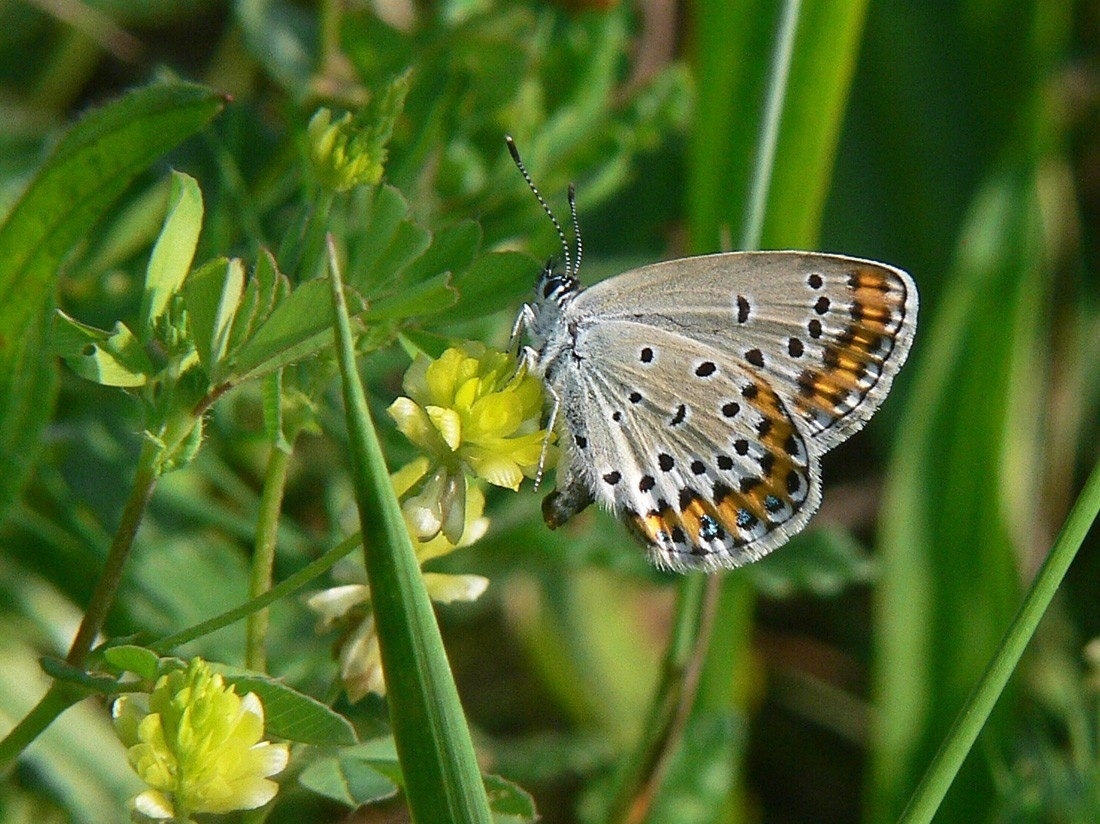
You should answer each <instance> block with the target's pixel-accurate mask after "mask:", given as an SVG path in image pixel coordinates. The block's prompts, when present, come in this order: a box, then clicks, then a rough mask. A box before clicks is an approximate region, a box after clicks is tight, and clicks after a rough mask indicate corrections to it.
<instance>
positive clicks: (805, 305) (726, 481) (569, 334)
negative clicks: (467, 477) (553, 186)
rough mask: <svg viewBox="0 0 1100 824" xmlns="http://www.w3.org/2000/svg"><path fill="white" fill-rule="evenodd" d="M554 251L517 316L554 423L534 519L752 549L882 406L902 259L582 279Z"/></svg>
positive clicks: (744, 552)
mask: <svg viewBox="0 0 1100 824" xmlns="http://www.w3.org/2000/svg"><path fill="white" fill-rule="evenodd" d="M508 146H509V150H510V151H511V153H512V158H513V160H514V161H515V162H516V165H517V166H518V167H519V169H520V171H521V172H522V173H523V176H524V179H525V180H526V181H527V183H528V186H529V187H530V188H531V190H532V191H533V192H534V194H535V196H536V197H537V198H538V200H539V202H540V203H541V204H542V206H543V208H544V209H545V211H546V212H547V214H548V215H550V218H551V220H552V221H553V222H554V226H555V227H556V228H557V230H558V234H559V237H561V239H562V245H563V249H564V251H565V267H564V271H557V270H556V268H555V267H554V266H553V265H552V264H550V263H548V264H547V266H546V268H545V269H544V270H543V272H542V274H541V276H540V277H539V280H538V283H537V285H536V290H535V300H534V301H533V302H531V303H529V304H526V305H525V306H524V307H523V309H522V310H521V312H520V315H519V317H518V318H517V321H516V327H515V334H516V335H519V334H521V333H524V332H525V333H526V336H527V340H528V345H527V346H526V347H525V348H524V350H523V357H524V359H525V361H526V364H527V368H528V369H529V370H530V371H531V372H532V373H533V374H535V375H537V376H538V377H540V378H541V379H542V380H543V382H544V385H545V387H546V389H547V393H548V395H549V396H550V399H551V401H552V409H551V412H550V424H549V428H554V427H555V425H556V426H557V428H558V431H559V433H560V438H559V443H560V445H561V455H560V457H559V461H558V469H557V484H556V489H555V490H554V491H553V492H552V493H550V494H549V495H548V496H547V497H546V498H545V500H544V502H543V516H544V519H545V520H546V522H547V524H548V525H549V526H550V527H551V528H555V527H557V526H560V525H561V524H563V523H565V521H567V520H568V519H569V518H570V517H572V516H573V515H575V514H576V513H578V512H580V511H581V510H583V509H584V508H585V507H587V506H588V505H589V504H591V503H593V502H596V503H599V504H600V505H601V506H603V507H604V508H605V509H607V510H609V511H611V512H613V513H615V514H616V515H617V516H618V517H619V518H620V519H621V520H623V521H624V522H625V523H626V525H627V526H628V528H629V529H630V530H631V531H632V532H633V533H634V534H635V535H636V536H637V537H638V538H639V539H640V540H641V541H642V543H643V544H645V546H646V547H647V549H648V552H649V556H650V559H651V560H652V561H653V562H654V563H655V564H656V565H657V566H659V567H662V568H666V569H670V570H675V571H679V572H686V571H689V570H704V571H707V572H713V571H715V570H718V569H721V568H727V567H737V566H741V565H743V564H746V563H749V562H752V561H756V560H759V559H760V558H762V557H763V556H765V555H767V554H768V553H769V552H772V551H773V550H775V549H777V548H778V547H780V546H782V545H783V544H785V543H786V542H787V540H788V539H790V537H791V536H792V535H794V534H795V533H797V532H799V531H800V530H801V529H802V528H803V527H805V526H806V523H807V522H808V521H809V519H810V516H811V515H813V513H814V511H815V510H816V509H817V508H818V506H819V504H820V503H821V468H820V461H821V456H822V455H823V454H824V453H825V452H827V451H828V450H829V449H832V448H833V447H834V446H836V445H837V444H839V443H841V442H842V441H845V440H847V439H848V438H849V437H850V436H851V435H852V434H853V433H855V432H857V431H858V430H859V429H861V428H862V427H863V426H864V424H866V423H867V421H868V420H869V419H870V417H871V416H872V415H873V414H874V412H875V410H876V409H878V407H879V406H880V405H881V404H882V402H883V400H884V399H885V398H886V395H887V393H888V392H889V391H890V385H891V383H892V381H893V378H894V375H896V374H897V372H898V370H899V369H900V368H901V366H902V364H903V363H904V362H905V359H906V357H907V355H908V353H909V349H910V346H911V344H912V342H913V335H914V332H915V330H916V321H917V305H918V297H917V289H916V285H915V284H914V282H913V279H912V278H911V277H910V276H909V275H908V274H907V273H906V272H904V271H902V270H901V269H898V268H896V267H893V266H889V265H887V264H884V263H877V262H875V261H870V260H862V259H860V258H854V257H847V256H844V255H834V254H824V253H820V252H797V251H776V252H730V253H725V254H715V255H703V256H699V257H689V258H682V259H679V260H671V261H667V262H664V263H656V264H652V265H649V266H643V267H641V268H638V269H633V270H631V271H628V272H625V273H623V274H620V275H616V276H614V277H611V278H609V279H607V280H604V281H602V282H600V283H597V284H596V285H594V286H591V287H589V288H584V287H582V286H581V285H580V283H579V281H578V280H577V277H576V275H577V269H578V268H579V266H580V258H581V243H580V233H579V229H578V223H577V216H576V201H575V194H574V191H573V188H572V187H570V190H569V203H570V210H571V213H572V218H573V228H574V234H575V236H576V238H577V241H576V263H575V264H573V263H572V262H571V260H570V255H569V248H568V244H567V243H566V241H565V235H564V232H562V230H561V227H560V225H559V224H558V222H557V220H556V219H555V218H554V215H553V214H552V212H551V210H550V208H549V206H548V205H547V204H546V202H545V201H544V200H543V198H542V196H541V195H540V194H539V192H538V190H537V189H536V188H535V185H534V183H533V182H532V181H531V178H530V176H529V175H528V173H527V170H526V169H525V168H524V166H523V163H522V161H521V159H520V157H519V153H518V151H517V150H516V148H515V144H514V143H513V142H512V140H511V138H508Z"/></svg>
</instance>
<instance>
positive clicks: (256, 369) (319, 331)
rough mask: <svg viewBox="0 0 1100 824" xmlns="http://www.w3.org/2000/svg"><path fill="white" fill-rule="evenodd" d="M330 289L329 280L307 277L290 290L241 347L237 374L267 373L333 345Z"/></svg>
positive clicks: (238, 375)
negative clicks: (288, 294) (309, 278)
mask: <svg viewBox="0 0 1100 824" xmlns="http://www.w3.org/2000/svg"><path fill="white" fill-rule="evenodd" d="M330 292H331V288H330V287H329V283H328V280H327V279H318V280H308V281H306V282H305V283H303V284H301V285H300V286H298V287H297V288H296V289H295V290H294V291H293V292H291V293H290V296H289V297H287V299H286V300H284V301H283V302H282V303H280V304H279V305H278V306H277V307H276V308H275V311H274V312H272V313H271V315H270V317H268V319H267V320H266V321H264V323H263V324H261V325H260V327H259V329H257V330H256V333H255V334H254V335H253V336H252V338H251V339H250V340H249V341H248V342H247V343H246V344H244V346H242V347H241V351H240V352H239V353H238V354H237V356H236V358H235V363H234V365H233V373H234V375H236V376H237V378H238V379H239V380H244V379H246V378H255V377H259V376H260V375H266V374H267V373H269V372H272V371H274V370H276V369H280V368H281V367H283V366H286V365H287V364H291V363H294V362H295V361H300V360H302V359H304V358H306V357H309V356H310V355H312V354H314V353H315V352H318V351H319V350H321V349H322V348H323V347H325V346H331V345H332V297H331V295H330ZM360 310H361V307H360Z"/></svg>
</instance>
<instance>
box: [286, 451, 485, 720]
mask: <svg viewBox="0 0 1100 824" xmlns="http://www.w3.org/2000/svg"><path fill="white" fill-rule="evenodd" d="M427 468H428V459H427V458H418V459H417V460H415V461H413V462H412V463H411V464H409V465H408V466H406V467H404V468H402V469H400V470H398V471H397V472H395V473H394V475H393V485H394V489H395V491H396V492H397V495H398V497H401V496H402V495H404V494H405V493H407V492H408V490H409V489H410V487H411V486H412V485H413V484H414V483H415V482H416V481H417V479H419V478H420V477H422V476H423V475H424V474H425V471H426V470H427ZM484 511H485V494H484V493H483V492H482V491H481V490H480V489H479V488H478V487H477V486H471V487H470V489H469V494H468V495H466V497H465V514H464V524H463V530H462V540H461V541H460V542H458V543H457V544H452V543H451V542H450V541H448V540H447V538H446V536H444V535H443V534H442V533H439V534H437V535H436V536H435V537H434V538H431V539H429V540H426V541H420V540H416V539H415V532H414V531H413V526H412V525H411V524H410V525H409V530H410V532H413V534H414V540H413V546H414V548H415V549H416V559H417V561H419V562H420V564H421V565H423V564H424V563H426V562H427V561H429V560H431V559H432V558H437V557H439V556H440V555H446V554H447V553H448V552H453V551H454V550H455V549H458V548H459V547H463V546H469V545H470V544H472V543H474V541H477V540H478V539H479V538H481V536H482V535H484V534H485V532H486V530H487V529H488V528H489V519H488V518H486V517H484V514H483V513H484ZM407 519H408V515H407V514H406V520H407ZM421 574H422V575H423V577H424V586H425V588H426V589H427V590H428V597H429V598H431V599H432V601H434V602H436V603H437V604H450V603H453V602H455V601H474V600H477V599H478V598H479V597H480V596H481V594H482V593H483V592H485V590H486V588H487V587H488V586H489V579H488V578H484V577H482V576H481V575H450V574H443V573H439V572H423V573H421ZM349 577H353V578H356V579H358V580H359V581H365V580H366V571H365V570H364V569H363V568H362V566H361V565H358V566H356V567H355V568H354V572H352V573H351V576H349ZM369 603H370V587H368V586H367V584H366V583H351V584H346V585H343V586H337V587H332V588H330V589H326V590H324V591H322V592H318V593H317V594H316V595H312V596H310V597H309V598H308V599H307V600H306V605H307V606H308V607H309V608H310V609H311V610H313V611H314V612H316V613H317V614H318V615H319V616H320V622H319V624H318V630H319V631H324V630H326V629H329V628H331V627H333V626H335V625H338V624H342V625H345V626H347V627H348V631H347V634H346V635H345V636H344V638H343V639H342V640H341V641H340V646H339V659H340V680H341V682H342V683H343V685H344V692H346V693H347V696H348V700H349V701H351V702H352V703H354V702H356V701H359V700H361V699H362V698H363V697H364V696H366V695H367V693H369V692H373V693H375V694H377V695H385V694H386V682H385V680H384V679H383V677H382V657H381V652H380V650H379V647H378V634H377V632H376V631H375V627H374V617H373V615H372V614H371V612H370V609H369Z"/></svg>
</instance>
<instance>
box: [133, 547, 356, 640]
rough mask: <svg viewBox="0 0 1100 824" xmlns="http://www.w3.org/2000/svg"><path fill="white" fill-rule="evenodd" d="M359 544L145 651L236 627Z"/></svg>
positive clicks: (339, 550) (330, 554)
mask: <svg viewBox="0 0 1100 824" xmlns="http://www.w3.org/2000/svg"><path fill="white" fill-rule="evenodd" d="M359 543H360V537H359V535H358V533H357V534H355V535H352V536H351V537H349V538H345V539H344V540H343V541H341V542H340V543H339V544H337V545H336V546H334V547H333V548H332V549H330V550H329V551H328V552H326V553H325V554H324V555H322V556H321V557H320V558H318V559H317V560H315V561H311V562H310V563H308V564H306V565H305V566H304V567H302V568H301V569H299V570H298V571H297V572H295V573H294V574H293V575H289V576H287V577H286V578H284V579H283V580H282V581H280V582H279V583H277V584H276V585H275V586H273V587H271V588H270V589H268V590H266V591H265V592H263V593H261V594H260V595H258V596H256V597H255V598H252V599H250V600H248V601H246V602H245V603H243V604H241V605H239V606H236V607H233V609H229V610H226V611H225V612H223V613H221V614H220V615H215V616H214V617H213V618H209V619H207V620H205V621H203V622H202V623H201V624H195V625H194V626H193V627H188V628H187V629H183V630H180V631H179V632H174V633H172V634H171V635H165V636H164V637H163V638H160V639H158V640H156V641H154V642H153V643H151V644H149V645H148V647H149V649H151V650H154V651H155V652H159V653H160V654H161V655H165V654H167V653H169V652H171V651H172V650H173V649H175V648H176V647H178V646H181V645H183V644H186V643H188V642H189V641H194V640H195V639H196V638H202V637H203V636H204V635H209V634H210V633H212V632H216V631H217V630H219V629H222V628H224V627H227V626H229V625H230V624H235V623H236V622H237V621H239V620H241V619H242V618H244V617H246V616H248V615H251V614H252V613H253V612H255V611H256V610H260V609H263V608H264V607H266V606H268V605H270V604H273V603H275V602H276V601H278V600H279V599H280V598H286V597H288V596H290V595H293V594H294V593H295V592H297V591H298V590H300V589H303V588H304V587H305V586H306V585H307V584H309V582H310V581H313V580H315V579H317V578H320V577H321V576H322V575H324V574H325V573H326V572H328V571H329V570H330V569H332V568H333V567H334V566H335V565H336V562H337V561H339V560H340V559H341V558H343V557H344V556H345V555H350V554H351V552H352V551H354V550H355V548H356V547H358V546H359Z"/></svg>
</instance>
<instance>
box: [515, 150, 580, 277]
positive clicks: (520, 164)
mask: <svg viewBox="0 0 1100 824" xmlns="http://www.w3.org/2000/svg"><path fill="white" fill-rule="evenodd" d="M504 141H505V142H506V143H507V144H508V152H509V154H511V155H512V160H513V162H515V164H516V168H517V169H519V173H520V174H521V175H523V179H524V180H526V181H527V187H528V188H529V189H530V190H531V191H532V192H533V193H534V195H535V197H536V198H537V199H538V202H539V204H540V205H541V206H542V210H543V211H544V212H546V214H547V216H548V217H549V218H550V222H551V223H553V224H554V228H555V229H557V231H558V237H559V238H561V248H562V252H564V254H565V274H566V275H572V274H574V273H575V272H576V270H575V269H573V267H572V265H571V264H570V258H569V242H568V241H567V240H566V239H565V232H563V231H562V228H561V224H560V223H558V219H557V218H556V217H554V213H553V212H552V211H550V206H549V204H548V203H547V202H546V201H545V200H543V197H542V195H541V194H540V193H539V190H538V187H537V186H536V185H535V182H534V181H533V180H531V175H529V174H527V167H526V166H524V165H523V161H522V160H521V159H520V156H519V149H517V148H516V142H515V141H514V140H512V136H511V135H510V134H506V135H505V136H504ZM570 202H572V196H570ZM573 217H574V219H575V218H576V211H574V212H573ZM578 251H579V246H578Z"/></svg>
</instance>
